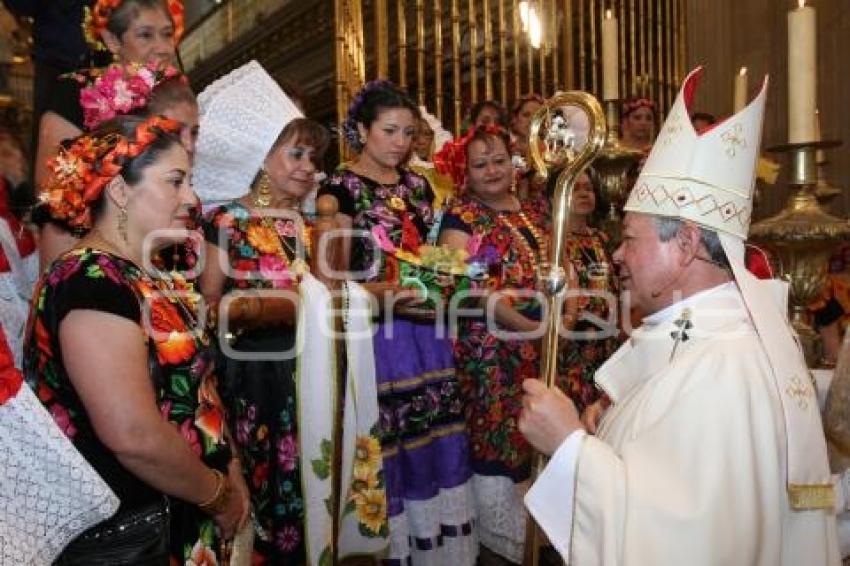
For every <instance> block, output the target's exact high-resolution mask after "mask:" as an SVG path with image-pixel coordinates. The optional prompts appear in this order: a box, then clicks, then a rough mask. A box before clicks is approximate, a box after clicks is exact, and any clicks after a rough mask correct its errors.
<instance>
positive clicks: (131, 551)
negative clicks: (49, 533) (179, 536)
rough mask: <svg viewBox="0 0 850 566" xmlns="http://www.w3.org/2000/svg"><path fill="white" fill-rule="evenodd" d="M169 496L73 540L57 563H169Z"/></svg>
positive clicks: (68, 565)
mask: <svg viewBox="0 0 850 566" xmlns="http://www.w3.org/2000/svg"><path fill="white" fill-rule="evenodd" d="M170 518H171V511H170V507H169V504H168V499H167V498H165V497H163V499H162V501H158V502H157V503H153V504H151V505H145V506H143V507H139V508H137V509H132V510H129V511H125V512H121V511H119V512H118V513H117V514H116V515H115V516H114V517H112V518H110V519H108V520H106V521H104V522H102V523H100V524H98V525H95V526H94V527H92V528H91V529H89V530H87V531H85V532H84V533H83V534H81V535H80V536H79V537H77V538H76V539H74V540H73V541H71V543H70V544H69V545H68V546H67V547H66V548H65V550H64V551H63V552H62V554H61V555H59V558H58V559H57V560H56V562H54V564H55V565H56V566H168V563H169V549H168V547H169V544H168V543H169V539H170V537H169V529H170Z"/></svg>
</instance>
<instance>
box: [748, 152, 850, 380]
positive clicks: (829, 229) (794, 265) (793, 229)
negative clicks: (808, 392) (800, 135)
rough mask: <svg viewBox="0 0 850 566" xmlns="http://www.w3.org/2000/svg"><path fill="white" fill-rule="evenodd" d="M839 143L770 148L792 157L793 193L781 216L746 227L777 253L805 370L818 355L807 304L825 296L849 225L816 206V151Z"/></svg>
mask: <svg viewBox="0 0 850 566" xmlns="http://www.w3.org/2000/svg"><path fill="white" fill-rule="evenodd" d="M840 143H841V142H839V141H821V142H808V143H794V144H787V145H782V146H777V147H772V148H768V151H773V152H783V153H788V154H789V155H790V160H791V179H789V181H788V183H789V185H791V186H792V187H795V188H796V190H795V191H794V193H793V194H792V195H791V197H790V198H789V199H788V204H787V205H786V206H785V208H784V209H783V210H782V211H781V212H779V214H777V215H775V216H772V217H770V218H768V219H766V220H762V221H761V222H758V223H756V224H754V225H753V226H752V228H751V229H750V238H752V239H753V240H755V241H757V242H760V243H763V244H764V245H765V246H766V247H767V248H768V249H770V250H771V251H772V252H773V253H775V254H776V256H777V259H778V260H779V265H780V270H781V276H782V278H783V279H785V280H786V281H788V282H789V283H790V284H791V325H792V326H793V327H794V330H796V332H797V334H798V335H799V337H800V343H801V345H802V347H803V352H804V354H805V356H806V362H807V364H808V365H809V367H815V366H816V365H817V363H818V362H819V360H820V354H819V340H818V335H817V333H816V332H815V330H814V329H813V328H812V325H811V318H812V317H811V313H810V312H809V311H808V306H809V305H810V304H812V303H813V302H814V301H816V300H817V299H818V298H820V296H821V293H822V292H823V287H824V285H825V283H826V275H827V262H828V260H829V256H830V254H831V253H832V250H833V248H835V246H836V245H837V244H838V243H839V242H841V241H842V240H846V239H847V237H848V236H850V224H848V223H847V221H846V220H844V219H842V218H838V217H836V216H832V215H831V214H828V213H827V212H826V211H824V210H823V208H821V205H820V203H818V200H817V198H816V190H817V180H818V179H817V167H816V164H815V151H816V150H817V149H819V148H828V147H836V146H838V145H840Z"/></svg>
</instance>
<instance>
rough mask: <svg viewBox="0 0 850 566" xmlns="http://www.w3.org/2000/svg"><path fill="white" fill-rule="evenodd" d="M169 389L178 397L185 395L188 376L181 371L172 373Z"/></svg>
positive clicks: (187, 386)
mask: <svg viewBox="0 0 850 566" xmlns="http://www.w3.org/2000/svg"><path fill="white" fill-rule="evenodd" d="M171 390H172V391H173V392H174V393H176V394H177V395H179V396H180V397H185V396H186V395H188V394H189V378H188V377H186V376H185V375H184V374H182V373H176V374H174V375H173V376H171Z"/></svg>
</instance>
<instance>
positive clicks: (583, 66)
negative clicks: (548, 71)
mask: <svg viewBox="0 0 850 566" xmlns="http://www.w3.org/2000/svg"><path fill="white" fill-rule="evenodd" d="M578 77H579V89H580V90H584V91H586V90H587V55H586V54H585V45H584V0H579V1H578Z"/></svg>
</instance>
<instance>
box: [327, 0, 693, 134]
mask: <svg viewBox="0 0 850 566" xmlns="http://www.w3.org/2000/svg"><path fill="white" fill-rule="evenodd" d="M521 4H525V6H524V7H523V9H521V6H520V5H521ZM684 4H685V3H684V0H611V1H608V2H606V1H604V0H538V1H534V2H525V3H523V2H518V1H516V0H415V2H414V1H408V0H375V2H373V3H371V4H370V5H369V6H370V7H372V8H373V9H372V11H371V13H367V12H364V6H365V4H364V3H363V2H362V0H336V2H335V10H336V11H335V26H336V45H337V47H336V57H337V58H336V85H337V108H338V112H340V115H339V116H338V117H339V118H341V116H342V113H344V110H345V108H346V107H347V104H348V101H349V100H350V98H351V96H352V94H353V92H354V91H356V89H357V88H359V85H361V84H362V83H363V81H365V80H368V79H373V78H387V79H390V80H392V81H394V82H396V83H397V84H399V85H400V86H401V87H402V88H405V89H407V90H408V91H409V92H410V93H411V95H414V96H415V98H416V99H417V101H418V103H419V104H421V105H424V106H427V107H428V109H429V111H431V112H433V113H434V114H435V115H436V116H437V117H438V118H439V119H440V120H441V121H442V122H443V123H444V124H446V125H447V127H448V128H449V129H453V130H454V132H455V134H457V133H459V132H460V130H461V126H462V120H463V116H464V111H465V108H466V107H468V106H469V105H471V104H474V103H475V102H479V101H482V100H489V99H496V100H499V101H501V102H503V103H506V102H509V101H512V100H515V99H517V98H519V97H520V96H521V95H522V94H524V93H530V92H536V93H538V94H542V95H543V96H544V97H549V96H551V95H552V94H554V93H555V92H557V91H559V90H567V89H576V90H583V91H587V92H591V93H598V92H600V91H601V87H602V57H601V41H602V39H601V28H600V26H601V22H602V18H603V13H604V11H605V10H606V9H609V10H612V11H613V13H614V14H616V16H617V18H618V22H619V34H618V35H619V36H620V44H619V45H620V47H619V49H620V57H619V60H620V67H619V73H620V85H621V88H622V92H624V93H635V94H637V93H640V94H642V95H645V96H650V97H652V98H654V99H655V100H657V101H658V102H659V105H660V109H661V111H662V112H666V110H667V109H668V108H669V106H670V105H671V104H672V102H673V99H674V97H675V94H676V90H677V88H678V84H679V79H680V78H681V77H682V76H683V73H684V70H685V69H684V67H685V33H686V30H685V6H684ZM532 10H533V11H534V13H535V14H537V15H538V16H537V17H538V21H539V23H540V25H541V29H540V30H539V35H538V37H539V47H535V43H537V42H536V41H535V38H534V37H533V36H534V34H533V33H529V30H528V22H527V21H526V22H525V25H524V21H523V20H527V19H528V13H530V11H532ZM523 13H525V14H526V16H525V18H524V17H523Z"/></svg>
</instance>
